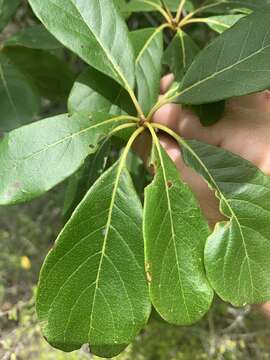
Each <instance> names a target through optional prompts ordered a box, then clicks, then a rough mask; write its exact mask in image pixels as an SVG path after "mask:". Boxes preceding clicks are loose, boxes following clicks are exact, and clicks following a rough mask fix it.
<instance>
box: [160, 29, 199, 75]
mask: <svg viewBox="0 0 270 360" xmlns="http://www.w3.org/2000/svg"><path fill="white" fill-rule="evenodd" d="M199 51H200V49H199V47H198V46H197V45H196V44H195V42H194V41H193V40H192V38H191V37H190V36H189V35H187V34H186V33H185V32H184V31H182V30H177V32H176V35H175V36H174V38H173V40H172V41H171V43H170V44H169V46H168V47H167V49H166V51H165V53H164V57H163V63H164V64H166V65H168V66H169V68H170V70H171V71H172V72H173V74H174V76H175V79H176V80H177V81H181V80H182V78H183V76H184V75H185V73H186V72H187V70H188V68H189V67H190V65H191V64H192V62H193V60H194V58H195V56H196V55H197V54H198V52H199Z"/></svg>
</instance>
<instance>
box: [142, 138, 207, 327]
mask: <svg viewBox="0 0 270 360" xmlns="http://www.w3.org/2000/svg"><path fill="white" fill-rule="evenodd" d="M151 163H152V165H153V166H154V168H155V178H154V181H153V182H152V184H150V185H149V186H148V187H147V188H146V192H145V206H144V237H145V254H146V271H147V273H148V280H149V282H150V296H151V300H152V303H153V305H154V307H155V308H156V310H157V311H158V312H159V314H160V315H161V316H162V317H163V318H164V319H165V320H166V321H168V322H170V323H172V324H178V325H190V324H192V323H194V322H196V321H198V320H199V319H200V318H201V317H202V316H203V315H204V314H205V313H206V312H207V311H208V310H209V307H210V305H211V302H212V298H213V291H212V288H211V287H210V285H209V283H208V280H207V278H206V275H205V271H204V267H203V250H204V245H205V241H206V238H207V236H208V234H209V229H208V225H207V223H206V221H205V219H204V218H203V217H202V214H201V211H200V209H199V207H198V205H197V202H196V200H195V197H194V195H193V194H192V192H191V190H190V189H189V188H188V186H187V185H185V184H184V183H183V182H182V181H181V179H180V175H179V172H178V170H177V169H176V167H175V165H174V163H173V162H172V160H171V159H170V158H169V156H168V155H167V154H166V152H165V151H164V150H163V148H161V146H160V145H159V143H158V144H157V145H156V147H155V148H154V150H153V154H152V161H151Z"/></svg>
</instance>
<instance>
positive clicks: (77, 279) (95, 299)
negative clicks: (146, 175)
mask: <svg viewBox="0 0 270 360" xmlns="http://www.w3.org/2000/svg"><path fill="white" fill-rule="evenodd" d="M120 170H121V165H120V163H118V162H117V163H116V164H115V165H114V166H113V167H112V168H110V169H109V170H108V171H107V172H106V173H104V174H103V175H102V176H101V177H100V178H99V179H98V180H97V182H96V183H95V184H94V186H93V187H92V188H91V189H90V191H89V192H88V193H87V195H86V196H85V198H84V199H83V201H82V202H81V204H80V205H79V207H78V208H77V209H76V211H75V212H74V214H73V216H72V217H71V219H70V221H69V222H68V223H67V225H66V226H65V227H64V229H63V231H62V232H61V234H60V235H59V237H58V239H57V241H56V245H55V247H54V249H53V250H52V251H51V253H50V254H49V255H48V257H47V259H46V261H45V264H44V266H43V269H42V272H41V276H40V282H39V289H38V296H37V311H38V316H39V319H40V321H41V324H42V329H43V334H44V335H45V336H46V338H47V340H48V341H49V342H50V343H51V344H53V345H54V346H55V347H58V348H60V349H62V350H65V351H72V350H76V349H78V348H80V347H81V345H82V344H84V343H89V344H90V348H91V350H92V352H95V353H97V354H99V355H101V354H102V355H106V356H108V357H109V356H111V355H112V353H114V354H116V353H118V352H120V351H122V350H123V347H125V346H126V345H127V344H129V343H130V342H131V341H132V340H133V339H134V337H135V336H136V335H137V333H138V332H139V330H140V329H141V327H142V326H144V325H145V323H146V321H147V320H148V317H149V314H150V309H151V307H150V301H149V296H148V289H147V283H146V279H145V274H144V257H143V238H142V207H141V204H140V201H139V199H138V197H137V194H136V192H135V190H134V187H133V184H132V181H131V178H130V176H129V173H128V171H127V170H126V168H125V167H124V168H123V169H122V171H120Z"/></svg>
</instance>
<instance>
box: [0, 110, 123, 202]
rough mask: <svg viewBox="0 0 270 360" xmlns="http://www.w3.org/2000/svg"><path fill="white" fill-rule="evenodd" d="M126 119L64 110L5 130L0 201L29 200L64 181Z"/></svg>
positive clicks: (0, 153) (0, 152)
mask: <svg viewBox="0 0 270 360" xmlns="http://www.w3.org/2000/svg"><path fill="white" fill-rule="evenodd" d="M125 119H126V118H125V117H121V116H120V117H113V116H112V115H110V114H104V113H95V114H92V116H91V117H89V116H86V115H82V114H75V115H73V116H72V117H70V116H69V115H68V114H64V115H59V116H56V117H52V118H48V119H44V120H41V121H38V122H36V123H33V124H31V125H28V126H24V127H21V128H19V129H16V130H14V131H12V132H11V133H9V134H7V135H6V136H5V137H4V139H3V140H2V141H1V142H0V164H1V168H2V169H3V170H2V172H1V182H0V184H1V185H0V204H1V205H7V204H15V203H19V202H24V201H28V200H31V199H33V198H35V197H38V196H40V195H41V194H43V193H44V192H46V191H48V190H49V189H51V188H52V187H53V186H55V185H56V184H58V183H59V182H61V181H63V180H64V179H65V178H67V177H68V176H70V175H71V174H72V173H74V172H75V171H76V170H77V169H78V168H79V167H80V166H81V165H82V163H83V161H84V159H85V158H86V157H87V155H89V154H90V153H93V152H95V151H96V148H97V146H98V143H99V141H100V140H101V139H102V138H104V137H105V136H108V135H109V133H110V132H111V131H112V130H113V129H115V128H116V127H117V126H118V125H120V124H124V123H125V122H128V121H127V120H125ZM56 169H57V171H56Z"/></svg>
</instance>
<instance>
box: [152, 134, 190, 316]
mask: <svg viewBox="0 0 270 360" xmlns="http://www.w3.org/2000/svg"><path fill="white" fill-rule="evenodd" d="M152 134H153V139H154V143H155V146H156V148H157V151H158V155H159V159H160V164H161V168H162V175H163V180H164V186H165V192H166V197H167V202H168V212H169V216H170V227H171V233H172V240H173V245H174V253H175V260H176V264H177V270H178V271H177V274H178V280H179V284H180V288H181V292H182V297H183V301H184V306H185V309H186V314H187V317H188V319H189V321H191V317H190V313H189V310H188V307H187V302H186V297H185V293H184V289H183V283H182V279H181V276H180V264H179V261H178V254H177V250H176V243H175V238H176V233H175V229H174V223H173V218H172V206H171V199H170V194H169V190H168V187H167V186H166V184H167V176H166V170H165V166H164V162H163V157H162V154H161V150H160V144H159V141H158V139H157V137H156V135H155V133H154V132H152Z"/></svg>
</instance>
